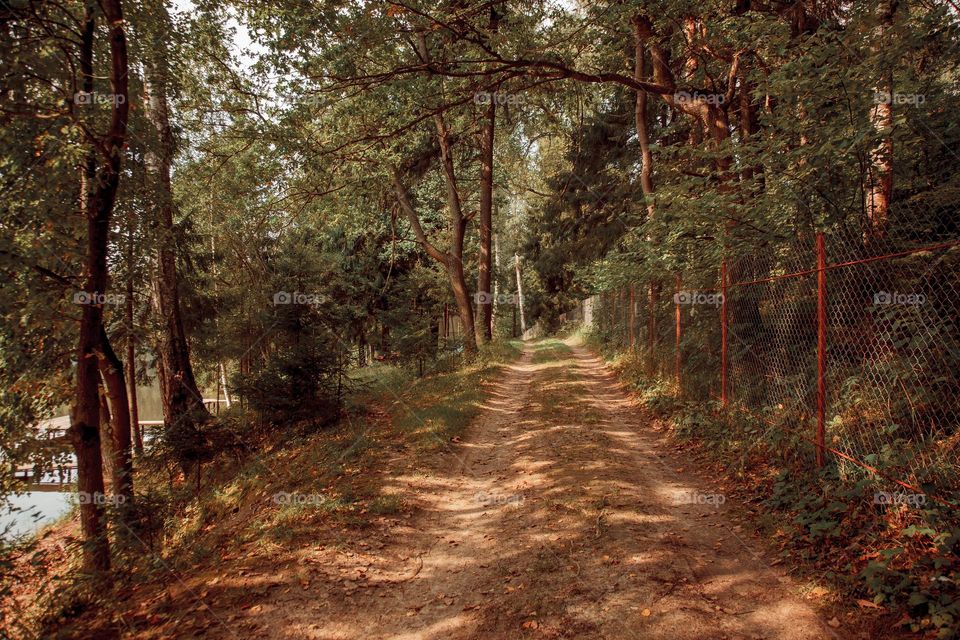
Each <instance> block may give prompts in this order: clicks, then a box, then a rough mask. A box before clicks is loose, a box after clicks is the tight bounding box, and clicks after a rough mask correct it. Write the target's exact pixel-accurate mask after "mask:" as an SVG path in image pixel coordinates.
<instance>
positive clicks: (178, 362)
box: [143, 2, 210, 463]
mask: <svg viewBox="0 0 960 640" xmlns="http://www.w3.org/2000/svg"><path fill="white" fill-rule="evenodd" d="M151 5H152V10H153V15H152V16H151V17H152V22H151V25H150V46H149V47H147V48H146V58H147V59H146V60H145V64H144V83H143V85H144V93H145V100H144V107H145V113H146V116H147V119H148V120H149V121H150V123H151V125H152V126H153V130H154V136H155V137H154V139H153V147H154V148H153V150H151V151H149V152H148V153H147V156H146V165H147V172H148V174H149V175H150V177H151V179H152V182H153V184H152V186H153V190H154V195H155V202H154V203H153V205H154V206H153V210H154V213H155V216H156V225H157V229H158V233H159V235H158V237H157V238H156V243H157V263H156V268H155V269H154V272H153V289H154V296H153V301H154V308H155V310H156V313H157V315H158V316H159V318H160V322H161V325H162V331H161V332H160V338H159V344H158V345H157V353H158V354H159V356H160V362H159V366H158V368H157V373H158V376H160V377H161V380H160V389H161V394H162V398H161V400H162V405H163V419H164V424H165V429H166V430H167V432H168V436H169V438H170V440H171V441H172V442H174V443H177V444H176V446H175V448H178V447H186V448H192V446H193V444H195V442H196V440H197V439H198V437H197V429H198V426H199V425H200V424H202V423H204V422H206V421H207V420H209V418H210V415H209V412H208V411H207V409H206V408H205V406H204V404H203V396H202V395H201V393H200V390H199V387H198V385H197V381H196V378H195V376H194V373H193V366H192V364H191V361H190V347H189V344H188V341H187V334H186V330H185V329H184V323H183V313H182V310H181V303H180V290H179V283H178V277H177V254H176V234H175V227H174V206H175V205H174V199H173V190H172V187H171V169H172V166H173V159H174V154H175V151H176V149H175V141H174V137H173V130H172V129H171V126H170V108H169V102H168V92H169V87H170V73H169V66H168V65H169V47H168V45H167V42H166V38H167V37H168V34H169V32H170V30H171V25H170V16H169V15H168V12H167V8H166V5H165V4H164V3H163V2H153V3H151ZM191 443H193V444H191ZM184 462H185V460H181V463H184Z"/></svg>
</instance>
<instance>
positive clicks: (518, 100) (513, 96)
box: [473, 91, 527, 107]
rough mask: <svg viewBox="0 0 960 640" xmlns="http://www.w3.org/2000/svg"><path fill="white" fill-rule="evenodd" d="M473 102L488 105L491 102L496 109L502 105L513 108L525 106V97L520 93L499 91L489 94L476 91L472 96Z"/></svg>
mask: <svg viewBox="0 0 960 640" xmlns="http://www.w3.org/2000/svg"><path fill="white" fill-rule="evenodd" d="M473 102H474V104H490V103H491V102H492V103H493V104H495V105H497V106H498V107H502V106H504V105H506V106H509V107H515V106H517V105H521V104H526V102H527V97H526V96H525V95H524V94H522V93H500V92H499V91H495V92H493V93H490V92H489V91H478V92H477V93H475V94H473Z"/></svg>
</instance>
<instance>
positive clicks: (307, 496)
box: [272, 491, 323, 506]
mask: <svg viewBox="0 0 960 640" xmlns="http://www.w3.org/2000/svg"><path fill="white" fill-rule="evenodd" d="M272 499H273V503H274V504H279V505H298V506H304V505H311V506H317V505H320V504H323V496H321V495H318V494H316V493H287V492H286V491H280V492H279V493H275V494H273V498H272Z"/></svg>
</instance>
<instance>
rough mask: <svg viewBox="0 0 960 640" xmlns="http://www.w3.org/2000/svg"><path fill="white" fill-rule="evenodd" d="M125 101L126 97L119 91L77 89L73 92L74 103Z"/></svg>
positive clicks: (113, 102)
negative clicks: (99, 91) (98, 91)
mask: <svg viewBox="0 0 960 640" xmlns="http://www.w3.org/2000/svg"><path fill="white" fill-rule="evenodd" d="M126 101H127V97H126V96H124V95H122V94H119V93H96V92H95V91H78V92H76V93H75V94H73V103H74V104H123V103H124V102H126Z"/></svg>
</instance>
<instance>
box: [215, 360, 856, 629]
mask: <svg viewBox="0 0 960 640" xmlns="http://www.w3.org/2000/svg"><path fill="white" fill-rule="evenodd" d="M550 344H551V343H550V342H540V343H535V344H532V345H531V344H528V345H526V346H525V349H524V354H523V357H522V358H521V359H520V360H518V361H517V362H515V363H514V364H513V365H510V366H508V367H506V369H505V370H504V372H503V375H502V376H501V377H500V379H499V380H498V381H497V382H495V383H493V384H492V388H491V389H490V393H489V394H488V397H487V401H486V403H485V408H484V411H483V413H482V414H481V415H480V417H479V418H478V419H476V420H475V421H474V423H473V424H472V425H471V426H470V428H469V429H468V430H467V432H466V436H465V437H464V438H463V442H462V443H460V444H458V445H454V448H453V449H451V450H450V451H448V452H447V454H445V455H437V456H434V458H436V459H435V460H432V461H430V462H429V464H427V465H426V466H422V465H421V466H420V467H417V468H413V469H412V468H410V465H409V464H408V465H407V467H406V468H399V469H396V470H394V471H393V473H391V474H389V475H390V478H391V479H390V480H389V482H388V484H389V486H390V490H391V492H397V493H400V494H401V495H402V496H403V499H404V502H405V503H406V504H407V505H409V506H410V507H411V510H410V515H409V517H408V518H407V519H406V520H403V519H399V521H398V522H397V523H395V524H391V525H390V526H389V527H380V528H379V529H378V528H376V527H372V528H371V530H369V532H368V530H362V531H360V532H359V533H358V534H357V535H358V536H360V537H359V538H352V539H350V540H346V541H343V544H341V545H339V546H337V547H336V548H332V547H330V546H321V548H320V549H319V550H317V549H305V550H304V553H303V554H301V557H300V559H299V560H298V562H299V563H301V564H303V563H304V562H306V563H309V565H310V567H311V572H313V573H307V574H304V573H301V578H300V581H301V586H302V587H303V588H298V587H296V585H295V584H294V586H293V590H292V591H291V589H290V588H288V589H286V591H283V592H282V593H277V591H280V590H277V591H270V589H269V588H268V589H267V590H266V591H263V592H262V596H263V597H260V598H259V599H258V598H257V596H256V594H257V593H258V592H257V591H256V590H253V591H248V592H247V593H246V596H247V597H246V598H245V599H246V601H247V603H246V604H245V606H244V611H234V612H230V611H223V610H220V611H216V612H215V613H216V617H217V618H218V619H219V620H220V621H221V622H222V624H216V625H214V626H213V627H212V628H208V629H206V630H205V633H204V635H203V637H206V638H210V637H246V638H258V637H264V638H266V637H270V638H324V639H333V638H350V639H354V638H357V639H359V638H397V639H404V640H414V639H418V640H433V639H437V640H439V639H449V638H455V639H456V638H478V639H479V638H484V639H495V638H504V639H506V638H511V639H512V638H626V639H638V640H639V639H644V640H646V639H653V638H663V639H667V638H669V639H671V640H674V639H677V638H691V639H693V638H697V639H700V638H731V639H740V638H751V639H760V638H764V639H773V638H783V639H791V640H793V639H813V638H835V637H838V636H837V635H836V633H835V632H834V631H833V630H831V629H830V628H829V627H828V626H826V625H825V624H824V623H823V622H822V621H821V620H820V619H819V617H818V615H817V614H816V612H815V611H814V610H813V609H812V608H811V607H810V606H809V605H808V604H807V603H806V602H805V601H804V600H803V599H802V598H801V597H800V596H799V595H798V593H797V588H796V585H795V584H794V583H793V581H791V580H790V579H789V578H786V577H784V575H783V574H782V573H780V572H779V571H778V570H775V569H773V568H771V567H770V566H769V565H768V564H767V563H766V562H765V561H764V559H763V555H762V553H763V552H762V551H761V550H760V548H759V545H757V544H756V543H755V542H753V541H752V540H751V536H749V535H748V533H747V531H745V530H744V526H743V525H738V524H736V523H735V522H734V521H733V520H732V519H731V518H730V517H729V515H728V514H727V513H726V509H725V508H724V506H723V505H720V506H717V505H716V504H713V503H716V502H718V500H716V499H715V497H716V496H715V494H713V493H712V491H711V488H710V487H709V486H704V485H703V484H700V481H698V480H696V479H695V477H694V476H693V475H692V474H691V473H689V472H685V470H684V469H683V468H682V467H683V466H684V465H686V464H689V461H684V460H680V459H676V458H675V457H673V456H675V453H672V452H671V450H670V449H669V448H668V447H667V446H666V445H665V443H663V442H662V441H661V438H660V436H658V435H657V434H656V433H654V432H652V431H651V430H650V428H649V421H648V419H647V418H645V416H644V412H643V411H642V410H641V409H640V408H639V407H638V406H637V404H636V402H635V401H634V400H633V399H631V398H630V396H629V395H628V394H627V393H626V392H625V390H624V389H623V388H622V387H621V386H620V385H619V383H618V381H617V380H616V378H615V376H614V375H613V374H612V373H611V372H610V371H609V370H608V369H607V368H606V367H605V366H604V364H603V363H602V362H601V360H600V359H599V358H597V357H596V356H594V355H593V354H591V353H590V352H589V351H588V350H586V349H584V348H582V347H580V346H577V345H570V346H569V347H563V346H562V345H559V346H558V345H557V343H556V342H554V343H553V345H554V346H553V347H552V348H551V347H550V346H549V345H550ZM397 463H398V464H402V463H401V462H400V461H399V460H398V461H397ZM698 496H699V497H698ZM316 572H320V573H322V577H320V576H317V575H316ZM282 575H283V574H278V576H282ZM287 575H289V572H288V574H287ZM304 576H306V577H304ZM277 579H282V578H277ZM283 583H285V584H291V581H290V580H289V579H283ZM251 599H252V600H253V602H256V603H258V604H255V605H254V606H252V607H251V604H252V603H251Z"/></svg>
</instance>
